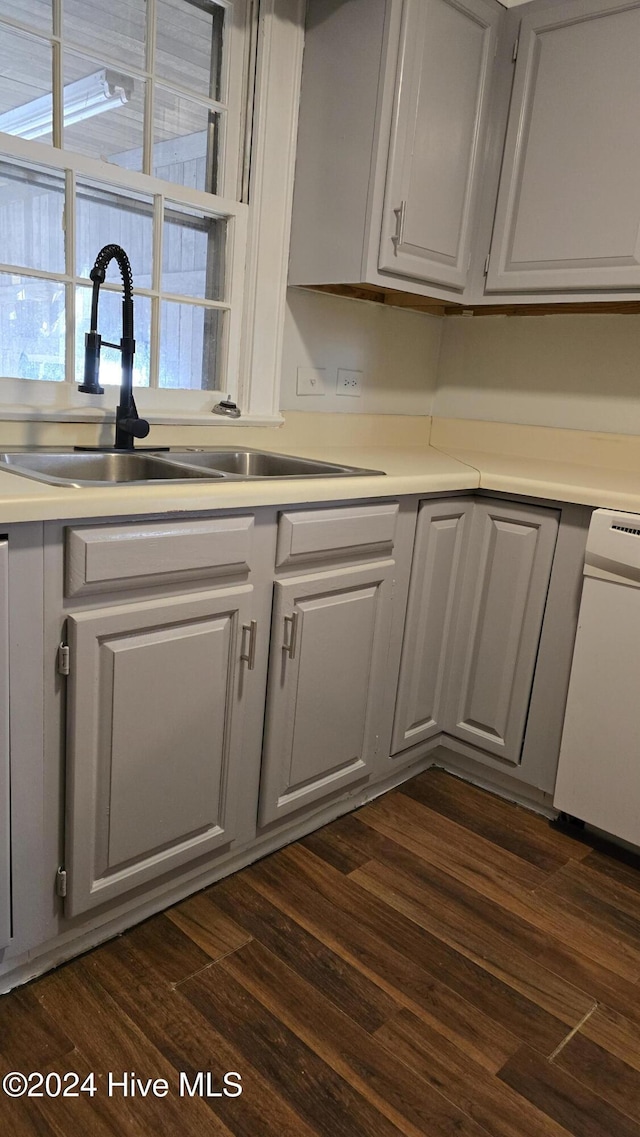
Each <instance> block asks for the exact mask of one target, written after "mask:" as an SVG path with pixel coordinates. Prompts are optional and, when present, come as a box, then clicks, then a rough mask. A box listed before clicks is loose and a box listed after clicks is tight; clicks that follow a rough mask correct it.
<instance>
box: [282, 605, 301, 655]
mask: <svg viewBox="0 0 640 1137" xmlns="http://www.w3.org/2000/svg"><path fill="white" fill-rule="evenodd" d="M288 624H289V625H290V628H289V639H288V640H287V625H288ZM284 632H285V641H284V643H283V645H282V648H283V651H286V653H287V655H288V656H289V659H295V657H296V640H297V638H298V613H297V612H294V613H293V616H285V618H284Z"/></svg>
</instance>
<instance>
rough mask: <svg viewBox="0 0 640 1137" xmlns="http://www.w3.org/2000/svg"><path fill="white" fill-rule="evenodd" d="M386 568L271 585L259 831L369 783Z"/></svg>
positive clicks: (384, 637)
mask: <svg viewBox="0 0 640 1137" xmlns="http://www.w3.org/2000/svg"><path fill="white" fill-rule="evenodd" d="M393 570H394V563H393V561H391V560H385V561H382V562H376V563H375V564H373V565H367V566H366V567H364V568H363V567H360V568H346V567H345V568H341V569H339V570H334V571H332V572H330V573H328V572H324V573H322V572H320V573H313V574H309V575H305V576H300V577H297V578H295V579H289V580H287V581H284V582H278V583H276V586H275V607H274V617H273V625H272V631H271V658H270V665H269V687H268V699H267V721H266V730H265V741H264V750H263V764H262V781H261V788H260V815H259V817H260V823H261V824H262V825H265V824H267V823H269V822H271V821H275V820H276V819H277V818H279V817H283V816H286V815H287V814H289V813H292V812H294V811H295V810H298V809H302V808H303V807H305V806H307V805H310V804H311V803H312V802H317V801H319V800H321V799H322V798H324V797H326V796H328V795H331V794H335V793H337V792H340V791H341V790H343V789H346V788H347V787H348V786H349V785H351V784H352V783H355V782H359V781H363V780H366V778H367V777H368V776H369V775H370V773H371V768H372V765H373V762H374V758H375V755H376V748H377V743H378V737H379V735H380V731H381V726H382V723H381V714H382V713H384V704H385V700H383V699H382V698H381V695H382V692H383V691H384V683H385V666H386V660H387V652H388V648H389V633H390V606H391V585H392V578H393Z"/></svg>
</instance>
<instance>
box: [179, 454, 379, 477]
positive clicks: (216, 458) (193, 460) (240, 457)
mask: <svg viewBox="0 0 640 1137" xmlns="http://www.w3.org/2000/svg"><path fill="white" fill-rule="evenodd" d="M170 457H171V461H172V462H181V463H182V462H184V463H185V464H188V465H190V466H197V467H198V468H200V469H206V470H222V471H224V473H225V474H228V475H233V476H234V477H236V478H327V477H341V478H345V477H352V476H358V475H362V474H380V473H382V471H381V470H363V469H361V468H360V467H358V466H341V465H338V464H337V463H335V462H322V461H320V460H319V459H315V458H295V457H293V455H290V454H272V453H270V452H269V451H267V450H251V449H234V450H230V449H229V450H223V449H212V450H202V451H196V450H171V451H170Z"/></svg>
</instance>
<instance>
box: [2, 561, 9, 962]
mask: <svg viewBox="0 0 640 1137" xmlns="http://www.w3.org/2000/svg"><path fill="white" fill-rule="evenodd" d="M9 786H10V782H9V550H8V544H7V542H6V541H0V949H1V948H3V947H6V946H7V944H8V943H9V940H10V939H11V844H10V842H11V811H10V800H9Z"/></svg>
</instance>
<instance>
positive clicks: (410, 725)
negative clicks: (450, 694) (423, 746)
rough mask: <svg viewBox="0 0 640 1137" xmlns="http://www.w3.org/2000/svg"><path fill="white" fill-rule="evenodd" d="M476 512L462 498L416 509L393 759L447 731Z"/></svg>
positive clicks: (430, 503) (392, 747)
mask: <svg viewBox="0 0 640 1137" xmlns="http://www.w3.org/2000/svg"><path fill="white" fill-rule="evenodd" d="M473 508H474V506H473V502H472V501H469V500H467V499H464V498H454V499H452V500H450V501H436V502H434V501H423V502H421V504H420V506H419V507H418V516H417V522H416V536H415V543H414V548H413V561H412V566H411V579H410V584H409V597H408V602H407V615H406V620H405V626H404V637H403V644H402V657H401V664H400V678H399V683H398V697H397V701H396V711H395V719H394V725H393V739H392V746H391V753H392V754H399V753H401V752H402V751H403V750H407V749H409V748H410V747H412V746H415V745H416V744H417V743H419V742H426V741H427V740H428V739H430V738H433V737H434V736H435V735H437V734H439V733H440V732H441V731H442V729H443V727H444V715H445V700H446V695H447V687H448V684H447V663H448V653H449V643H450V638H451V629H452V626H453V622H454V617H455V605H456V601H457V599H458V592H459V583H460V574H461V568H462V564H463V553H464V551H465V549H466V545H467V543H468V535H469V529H470V526H471V517H472V514H473Z"/></svg>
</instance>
